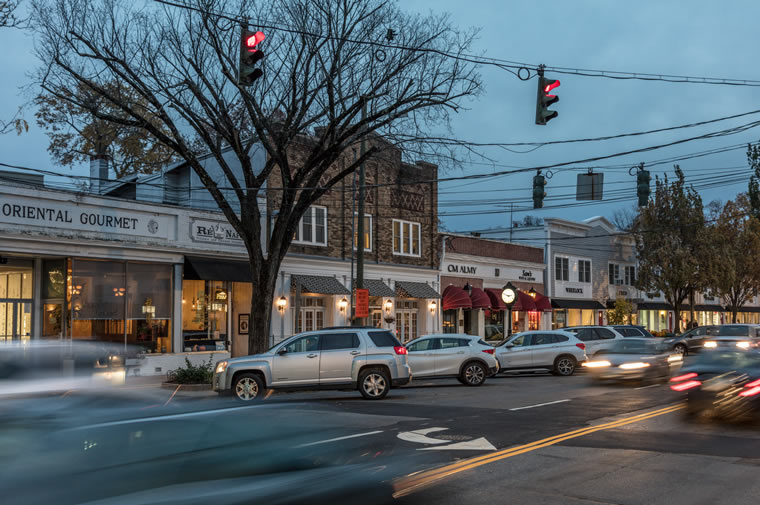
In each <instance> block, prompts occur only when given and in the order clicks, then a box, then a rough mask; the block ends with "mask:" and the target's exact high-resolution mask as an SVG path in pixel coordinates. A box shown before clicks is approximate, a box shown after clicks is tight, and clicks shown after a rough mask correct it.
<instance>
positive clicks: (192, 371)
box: [167, 354, 214, 384]
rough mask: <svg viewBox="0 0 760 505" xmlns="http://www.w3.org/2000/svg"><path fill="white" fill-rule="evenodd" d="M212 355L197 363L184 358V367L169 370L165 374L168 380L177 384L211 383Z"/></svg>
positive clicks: (212, 372) (212, 375) (212, 371)
mask: <svg viewBox="0 0 760 505" xmlns="http://www.w3.org/2000/svg"><path fill="white" fill-rule="evenodd" d="M213 359H214V355H213V354H212V355H211V356H209V358H208V361H207V362H205V363H201V364H199V365H193V364H192V363H190V360H189V359H187V358H185V367H184V368H182V367H180V368H177V369H175V370H172V371H170V372H169V373H168V374H167V375H168V378H169V381H170V382H175V383H177V384H211V380H212V379H213V378H214V362H213Z"/></svg>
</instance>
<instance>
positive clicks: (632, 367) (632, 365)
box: [620, 361, 649, 370]
mask: <svg viewBox="0 0 760 505" xmlns="http://www.w3.org/2000/svg"><path fill="white" fill-rule="evenodd" d="M648 366H649V363H643V362H641V361H639V362H636V363H623V364H622V365H620V368H622V369H623V370H636V369H638V368H646V367H648Z"/></svg>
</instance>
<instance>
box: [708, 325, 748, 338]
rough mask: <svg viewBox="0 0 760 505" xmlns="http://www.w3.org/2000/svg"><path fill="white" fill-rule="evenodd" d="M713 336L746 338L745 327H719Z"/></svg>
mask: <svg viewBox="0 0 760 505" xmlns="http://www.w3.org/2000/svg"><path fill="white" fill-rule="evenodd" d="M715 334H716V335H718V336H721V337H746V336H747V327H746V326H721V327H719V328H718V331H717V332H715Z"/></svg>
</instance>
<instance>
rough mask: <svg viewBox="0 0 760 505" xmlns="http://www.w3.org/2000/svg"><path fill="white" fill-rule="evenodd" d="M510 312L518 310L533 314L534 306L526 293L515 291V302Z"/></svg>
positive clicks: (531, 298)
mask: <svg viewBox="0 0 760 505" xmlns="http://www.w3.org/2000/svg"><path fill="white" fill-rule="evenodd" d="M512 310H519V311H521V312H535V311H536V310H537V309H536V304H535V302H534V301H533V297H531V296H530V295H529V294H528V293H524V292H523V291H520V290H518V291H517V301H516V302H515V304H514V305H513V306H512Z"/></svg>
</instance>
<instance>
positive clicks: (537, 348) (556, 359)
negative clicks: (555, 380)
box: [496, 330, 586, 375]
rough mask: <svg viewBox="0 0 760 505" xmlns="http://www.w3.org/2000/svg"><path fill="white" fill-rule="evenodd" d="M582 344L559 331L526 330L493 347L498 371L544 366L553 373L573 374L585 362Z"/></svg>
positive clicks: (583, 345) (569, 334)
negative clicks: (497, 362)
mask: <svg viewBox="0 0 760 505" xmlns="http://www.w3.org/2000/svg"><path fill="white" fill-rule="evenodd" d="M585 349H586V344H585V343H583V342H581V341H580V340H579V339H578V338H576V336H575V335H574V334H573V333H570V332H567V331H561V330H545V331H526V332H523V333H517V334H515V335H512V336H511V337H509V338H508V339H506V340H504V341H503V342H501V343H500V344H499V345H497V346H496V359H497V360H498V361H499V371H500V372H506V371H509V370H529V369H545V370H551V372H552V373H554V374H555V375H573V373H574V372H575V370H576V368H577V367H578V364H579V363H582V362H584V361H586V352H585Z"/></svg>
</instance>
